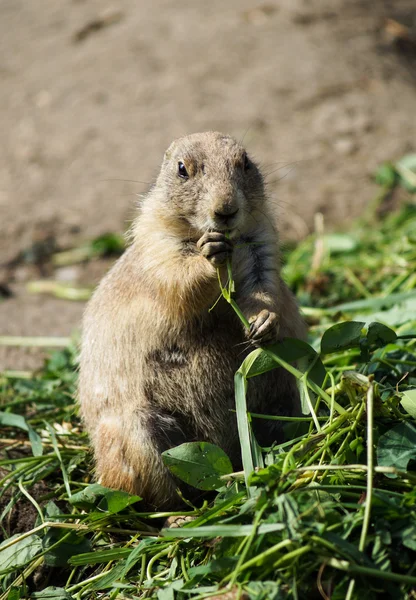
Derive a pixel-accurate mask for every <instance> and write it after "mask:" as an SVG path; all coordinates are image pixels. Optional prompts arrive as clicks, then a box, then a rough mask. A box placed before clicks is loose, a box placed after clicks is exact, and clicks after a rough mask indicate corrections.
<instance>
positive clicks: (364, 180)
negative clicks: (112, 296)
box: [0, 0, 416, 368]
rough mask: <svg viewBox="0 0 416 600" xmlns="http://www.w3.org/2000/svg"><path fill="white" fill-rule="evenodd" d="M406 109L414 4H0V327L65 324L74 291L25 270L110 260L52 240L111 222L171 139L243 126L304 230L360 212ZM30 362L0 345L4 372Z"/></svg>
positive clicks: (73, 317) (293, 220) (402, 138)
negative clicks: (60, 254)
mask: <svg viewBox="0 0 416 600" xmlns="http://www.w3.org/2000/svg"><path fill="white" fill-rule="evenodd" d="M415 107H416V6H415V3H414V0H394V1H393V0H392V1H390V2H387V1H384V0H377V2H369V1H366V0H320V1H319V2H311V1H306V0H280V1H279V2H278V1H267V2H266V3H262V2H261V0H260V1H259V2H253V0H228V1H227V2H223V1H221V0H211V1H210V2H201V1H199V2H198V1H191V0H189V1H186V0H184V1H183V2H181V3H176V2H173V1H172V0H170V1H169V0H153V1H152V2H143V1H142V2H140V1H139V0H123V1H119V2H113V3H112V4H111V3H108V4H107V3H105V2H102V1H101V0H61V1H60V2H56V0H40V1H37V2H34V1H27V0H1V2H0V134H1V144H0V291H1V290H2V291H3V295H4V296H5V295H6V294H7V293H8V292H10V293H11V297H9V298H6V297H5V298H4V299H3V300H1V299H0V335H60V336H63V335H69V334H70V333H71V332H72V331H73V330H74V329H76V328H78V327H79V322H80V318H81V314H82V310H83V304H82V303H75V302H69V301H64V300H58V299H55V298H45V297H44V296H39V295H29V294H28V292H27V290H26V283H27V281H28V280H29V279H33V278H39V277H58V278H59V277H60V278H61V279H72V280H74V281H76V282H79V281H84V282H86V281H88V282H89V283H96V281H97V280H98V279H99V277H100V276H101V275H102V272H103V271H104V270H105V268H107V266H108V265H107V264H106V263H104V264H101V263H100V265H98V266H97V265H95V266H94V265H92V266H91V265H89V266H88V265H84V266H81V267H76V268H74V269H72V271H71V270H70V271H68V270H66V271H62V270H61V271H60V272H54V271H52V269H51V266H50V264H48V256H49V254H50V253H51V252H52V251H54V250H56V249H63V248H67V247H71V246H74V245H77V244H79V243H80V242H81V241H83V240H86V239H90V238H92V237H95V236H97V235H99V234H102V233H104V232H107V231H123V230H125V229H126V227H127V226H128V223H129V221H130V220H131V218H132V217H133V215H134V204H135V194H141V193H144V192H145V191H146V189H147V188H148V187H149V185H150V184H151V182H152V180H153V179H154V177H155V175H156V173H157V171H158V165H159V164H160V161H161V158H162V155H163V151H164V150H165V148H166V147H167V145H168V144H169V143H170V141H171V140H172V139H173V138H175V137H178V136H180V135H184V134H187V133H191V132H194V131H203V130H208V129H214V130H221V131H224V132H227V133H230V134H232V135H234V136H235V137H237V138H240V139H242V138H244V142H245V145H246V146H247V148H248V150H249V152H250V154H251V155H252V156H253V157H255V158H256V159H257V160H258V161H259V162H260V163H261V164H262V165H263V166H264V170H265V172H266V174H267V177H268V182H269V188H270V193H271V194H272V196H273V198H275V199H276V203H277V204H278V205H279V211H280V222H281V231H282V236H283V237H285V238H295V239H300V238H301V237H303V236H304V235H306V234H307V233H308V232H309V231H310V230H311V228H313V218H314V214H315V213H316V212H317V211H319V212H322V213H323V214H324V217H325V223H326V225H327V226H328V227H330V226H334V225H335V224H336V225H339V224H344V223H345V222H348V220H351V219H352V218H354V217H356V216H358V215H359V214H360V213H361V212H362V211H363V210H364V208H365V206H366V204H367V203H368V202H369V201H370V200H371V198H373V197H374V195H375V193H376V186H375V184H374V182H373V180H372V173H373V172H374V170H375V169H376V167H377V166H378V165H379V164H380V163H381V162H383V161H385V160H394V159H396V158H399V157H400V156H401V155H403V154H404V153H406V152H408V151H415V145H416V118H415ZM39 358H40V354H39V352H38V351H34V352H33V351H30V350H21V349H10V348H9V349H7V348H0V368H32V367H34V366H36V365H38V364H39Z"/></svg>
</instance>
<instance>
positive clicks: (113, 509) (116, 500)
mask: <svg viewBox="0 0 416 600" xmlns="http://www.w3.org/2000/svg"><path fill="white" fill-rule="evenodd" d="M140 500H141V498H140V496H131V495H130V494H127V492H121V491H119V490H108V491H107V492H106V493H105V494H104V497H103V499H102V500H101V501H100V502H99V504H98V507H97V508H99V509H101V510H103V511H106V512H109V513H111V514H112V515H114V514H116V513H118V512H120V511H122V510H124V509H125V508H127V506H130V505H131V504H135V503H136V502H139V501H140Z"/></svg>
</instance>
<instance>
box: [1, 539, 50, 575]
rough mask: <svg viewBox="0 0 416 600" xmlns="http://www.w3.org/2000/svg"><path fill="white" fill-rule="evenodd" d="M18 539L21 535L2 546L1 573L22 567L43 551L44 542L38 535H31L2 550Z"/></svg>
mask: <svg viewBox="0 0 416 600" xmlns="http://www.w3.org/2000/svg"><path fill="white" fill-rule="evenodd" d="M18 537H20V536H19V534H17V535H14V536H12V537H11V538H9V539H8V540H5V541H4V542H3V543H2V544H0V572H1V571H6V570H8V569H11V568H17V567H20V566H21V565H24V564H25V563H26V562H28V561H30V560H32V558H34V557H35V556H36V555H37V554H39V552H41V551H42V541H41V539H40V537H39V536H37V535H30V536H29V537H27V538H24V539H23V540H20V541H18V542H16V543H15V544H13V545H12V546H10V547H9V548H6V549H5V550H2V548H3V547H4V546H6V545H7V544H9V543H10V542H12V541H13V540H14V539H16V538H18Z"/></svg>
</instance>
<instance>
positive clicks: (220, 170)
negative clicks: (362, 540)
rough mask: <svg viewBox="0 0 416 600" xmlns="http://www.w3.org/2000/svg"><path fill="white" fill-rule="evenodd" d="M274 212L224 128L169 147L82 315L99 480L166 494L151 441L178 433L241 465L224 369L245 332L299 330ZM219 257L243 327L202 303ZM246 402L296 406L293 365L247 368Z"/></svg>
mask: <svg viewBox="0 0 416 600" xmlns="http://www.w3.org/2000/svg"><path fill="white" fill-rule="evenodd" d="M274 222H275V218H274V215H273V212H272V210H271V206H270V203H269V201H268V199H267V196H266V194H265V189H264V184H263V178H262V175H261V173H260V171H259V168H258V167H257V166H256V164H255V163H254V162H253V161H252V160H251V159H250V158H249V157H248V155H247V153H246V151H245V150H244V148H243V147H242V146H241V145H240V144H239V143H238V142H237V141H235V140H234V139H233V138H231V137H229V136H227V135H223V134H221V133H216V132H207V133H197V134H193V135H189V136H186V137H183V138H180V139H178V140H176V141H174V142H173V143H172V144H171V146H170V147H169V148H168V150H167V151H166V153H165V156H164V159H163V162H162V166H161V170H160V173H159V175H158V178H157V180H156V183H155V185H154V187H152V188H151V190H150V191H149V193H148V194H147V196H146V197H145V199H144V201H143V205H142V207H141V209H140V210H139V214H138V216H137V218H136V220H135V222H134V224H133V227H132V231H131V244H130V246H129V247H128V248H127V250H126V251H125V253H124V254H123V256H122V257H121V258H120V259H119V260H118V261H117V262H116V264H115V265H114V266H113V268H112V269H111V270H110V271H109V273H108V274H107V275H106V277H105V278H104V279H103V280H102V282H101V284H100V285H99V287H98V289H97V290H96V291H95V293H94V295H93V297H92V299H91V301H90V303H89V305H88V307H87V309H86V312H85V317H84V323H83V339H82V349H81V362H80V380H79V400H80V403H81V413H82V417H83V420H84V423H85V425H86V428H87V430H88V431H89V434H90V437H91V442H92V445H93V448H94V453H95V460H96V471H97V475H98V477H99V479H100V482H101V483H102V484H103V485H105V486H108V487H112V488H118V489H123V490H126V491H128V492H131V493H135V494H138V495H140V496H142V497H143V498H144V499H145V501H146V502H147V503H148V504H149V505H151V506H154V507H157V508H167V507H169V508H172V507H175V506H177V505H178V500H179V497H178V494H177V492H176V488H177V487H178V482H177V481H175V479H174V478H173V477H172V475H171V474H170V473H169V471H168V470H167V468H166V467H165V466H164V464H163V461H162V458H161V453H162V452H163V451H164V450H167V449H169V448H171V447H173V446H177V445H179V444H181V443H183V442H189V441H209V442H211V443H214V444H217V445H219V446H220V447H221V448H223V450H224V451H225V452H226V453H227V454H228V456H229V457H230V459H231V461H232V463H233V466H234V467H235V468H240V466H241V456H240V447H239V440H238V432H237V424H236V417H235V413H234V412H233V410H232V409H234V408H235V404H234V373H235V371H236V370H237V369H238V368H239V366H240V365H241V363H242V361H243V359H244V357H245V356H246V355H247V354H248V353H249V352H250V351H251V350H252V349H253V347H254V346H255V345H263V344H267V343H270V342H273V341H277V340H278V339H281V338H285V337H297V338H303V337H304V335H305V329H304V324H303V321H302V319H301V317H300V315H299V311H298V308H297V305H296V302H295V300H294V298H293V296H292V294H291V292H290V291H289V289H288V288H287V287H286V285H285V284H284V282H283V281H282V279H281V278H280V265H279V244H278V236H277V232H276V230H275V227H274V225H273V223H274ZM226 233H228V235H226ZM228 257H230V259H231V262H232V272H233V277H234V280H235V287H236V293H235V299H236V301H237V303H238V305H239V307H240V308H241V310H242V312H243V313H244V315H245V316H246V318H247V319H248V321H249V322H250V324H251V325H250V329H249V330H248V331H247V330H245V328H244V327H243V326H242V324H241V322H240V321H239V319H238V317H237V316H236V314H235V313H234V311H233V309H232V307H231V306H230V305H229V304H228V303H227V302H226V301H225V300H224V299H221V300H220V301H219V302H218V303H217V304H216V305H215V308H214V309H213V310H211V311H210V308H212V306H213V305H214V304H215V302H216V300H217V299H218V296H219V294H220V290H219V284H218V273H217V269H219V272H220V276H221V278H222V280H223V282H224V283H225V281H226V278H227V272H226V262H227V258H228ZM248 407H249V410H251V411H252V412H263V413H266V414H276V415H279V414H286V415H288V414H293V413H297V412H298V410H299V397H298V391H297V387H296V384H295V381H294V379H293V377H292V376H291V375H289V373H287V372H286V371H284V370H283V369H276V370H274V371H271V372H269V373H267V374H263V375H261V376H259V377H256V378H254V379H253V380H251V382H250V386H249V390H248ZM254 425H255V434H256V437H257V439H258V441H259V443H260V444H262V445H271V444H272V443H273V442H274V441H275V440H278V439H279V434H280V430H279V424H278V422H277V421H264V420H262V421H260V420H257V421H256V422H255V424H254Z"/></svg>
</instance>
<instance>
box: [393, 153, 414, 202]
mask: <svg viewBox="0 0 416 600" xmlns="http://www.w3.org/2000/svg"><path fill="white" fill-rule="evenodd" d="M395 167H396V171H397V172H398V173H399V177H400V179H399V181H400V183H401V184H402V186H403V187H404V188H406V190H408V191H409V192H412V193H413V192H416V154H407V155H406V156H403V158H401V159H400V160H398V161H397V163H396V164H395Z"/></svg>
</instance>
